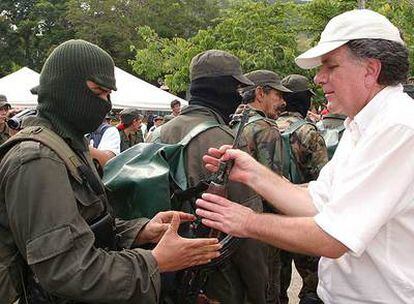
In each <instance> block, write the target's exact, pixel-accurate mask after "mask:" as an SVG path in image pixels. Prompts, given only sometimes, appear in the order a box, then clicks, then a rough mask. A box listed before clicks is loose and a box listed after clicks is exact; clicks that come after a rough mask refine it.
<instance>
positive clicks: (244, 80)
mask: <svg viewBox="0 0 414 304" xmlns="http://www.w3.org/2000/svg"><path fill="white" fill-rule="evenodd" d="M232 76H233V78H234V79H236V80H238V81H239V82H241V83H242V84H244V85H247V86H251V85H254V83H253V82H252V81H251V80H249V78H247V77H246V76H244V75H232Z"/></svg>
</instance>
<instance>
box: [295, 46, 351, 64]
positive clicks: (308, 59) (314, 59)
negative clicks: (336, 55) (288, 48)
mask: <svg viewBox="0 0 414 304" xmlns="http://www.w3.org/2000/svg"><path fill="white" fill-rule="evenodd" d="M348 41H349V40H341V41H330V42H322V43H319V44H318V45H316V46H315V47H313V48H311V49H309V50H307V51H306V52H305V53H303V54H301V55H299V56H298V57H296V58H295V63H296V64H297V65H298V66H299V67H300V68H302V69H312V68H316V67H317V66H320V65H321V64H322V61H321V57H322V56H323V55H325V54H328V53H329V52H332V51H333V50H335V49H337V48H339V47H341V46H343V45H344V44H346V43H347V42H348Z"/></svg>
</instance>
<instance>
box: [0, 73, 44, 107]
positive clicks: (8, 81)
mask: <svg viewBox="0 0 414 304" xmlns="http://www.w3.org/2000/svg"><path fill="white" fill-rule="evenodd" d="M39 76H40V75H39V73H36V72H35V71H33V70H31V69H29V68H27V67H24V68H21V69H20V70H18V71H16V72H14V73H11V74H9V75H7V76H4V77H3V78H1V79H0V94H3V95H6V97H7V101H8V102H9V103H10V104H11V105H12V106H13V107H32V106H35V105H36V104H37V95H33V94H32V93H30V89H31V88H33V87H35V86H37V85H38V84H39Z"/></svg>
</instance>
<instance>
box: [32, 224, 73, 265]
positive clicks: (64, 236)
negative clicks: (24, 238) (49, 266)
mask: <svg viewBox="0 0 414 304" xmlns="http://www.w3.org/2000/svg"><path fill="white" fill-rule="evenodd" d="M72 247H73V236H72V232H71V230H70V227H69V226H64V227H60V228H57V229H54V230H52V231H49V232H47V233H44V234H42V235H41V236H39V237H37V238H35V239H33V240H31V241H29V242H28V243H27V245H26V251H27V263H28V264H29V265H33V264H36V263H40V262H43V261H46V260H48V259H51V258H53V257H55V256H57V255H59V254H61V253H62V252H66V251H68V250H69V249H71V248H72Z"/></svg>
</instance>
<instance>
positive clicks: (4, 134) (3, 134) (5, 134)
mask: <svg viewBox="0 0 414 304" xmlns="http://www.w3.org/2000/svg"><path fill="white" fill-rule="evenodd" d="M9 138H10V134H9V127H8V126H7V124H6V123H4V127H3V130H2V131H0V145H1V144H3V143H4V142H5V141H6V140H8V139H9Z"/></svg>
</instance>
